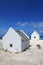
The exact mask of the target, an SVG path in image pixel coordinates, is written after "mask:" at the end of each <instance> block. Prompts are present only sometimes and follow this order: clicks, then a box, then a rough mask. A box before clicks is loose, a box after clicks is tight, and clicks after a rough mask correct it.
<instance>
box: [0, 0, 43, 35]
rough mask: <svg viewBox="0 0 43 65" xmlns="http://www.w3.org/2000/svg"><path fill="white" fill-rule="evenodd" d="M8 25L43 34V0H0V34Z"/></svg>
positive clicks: (27, 31)
mask: <svg viewBox="0 0 43 65" xmlns="http://www.w3.org/2000/svg"><path fill="white" fill-rule="evenodd" d="M9 27H13V28H14V29H15V30H20V29H22V30H24V31H25V32H26V33H27V34H28V35H30V34H31V33H32V32H33V31H34V30H36V31H37V32H39V33H40V35H43V0H0V35H3V34H4V33H5V32H6V31H7V30H8V28H9Z"/></svg>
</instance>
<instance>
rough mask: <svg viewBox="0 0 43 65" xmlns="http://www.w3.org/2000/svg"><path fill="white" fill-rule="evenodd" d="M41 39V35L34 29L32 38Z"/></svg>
mask: <svg viewBox="0 0 43 65" xmlns="http://www.w3.org/2000/svg"><path fill="white" fill-rule="evenodd" d="M39 39H40V35H39V34H38V33H37V32H36V31H34V32H33V33H32V34H31V40H39Z"/></svg>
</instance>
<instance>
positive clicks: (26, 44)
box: [21, 40, 30, 51]
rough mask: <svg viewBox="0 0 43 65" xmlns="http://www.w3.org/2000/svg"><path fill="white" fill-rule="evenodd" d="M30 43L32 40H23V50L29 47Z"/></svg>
mask: <svg viewBox="0 0 43 65" xmlns="http://www.w3.org/2000/svg"><path fill="white" fill-rule="evenodd" d="M29 45H30V41H29V40H28V41H25V42H22V45H21V51H23V50H25V49H26V48H28V47H29Z"/></svg>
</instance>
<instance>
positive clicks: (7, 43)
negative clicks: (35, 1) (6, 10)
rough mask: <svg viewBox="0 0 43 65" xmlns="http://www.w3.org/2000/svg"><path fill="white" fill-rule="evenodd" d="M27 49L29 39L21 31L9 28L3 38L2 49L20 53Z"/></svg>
mask: <svg viewBox="0 0 43 65" xmlns="http://www.w3.org/2000/svg"><path fill="white" fill-rule="evenodd" d="M28 47H29V37H28V36H27V35H26V33H24V32H23V31H22V30H20V31H15V30H14V29H13V28H9V30H8V31H7V33H6V34H5V35H4V37H3V49H4V50H8V51H12V52H22V51H24V50H25V49H26V48H28Z"/></svg>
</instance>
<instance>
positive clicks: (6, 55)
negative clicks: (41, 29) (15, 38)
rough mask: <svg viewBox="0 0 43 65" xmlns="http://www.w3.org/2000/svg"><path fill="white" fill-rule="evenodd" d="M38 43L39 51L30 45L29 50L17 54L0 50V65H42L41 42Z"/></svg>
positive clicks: (42, 42)
mask: <svg viewBox="0 0 43 65" xmlns="http://www.w3.org/2000/svg"><path fill="white" fill-rule="evenodd" d="M32 42H33V41H31V43H32ZM0 43H1V42H0ZM38 43H39V44H40V46H41V49H38V48H37V46H36V45H34V44H32V46H31V47H30V48H29V49H27V50H26V51H24V52H21V53H17V54H16V53H14V52H12V53H11V52H8V51H4V50H2V49H0V65H43V40H40V41H38Z"/></svg>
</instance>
